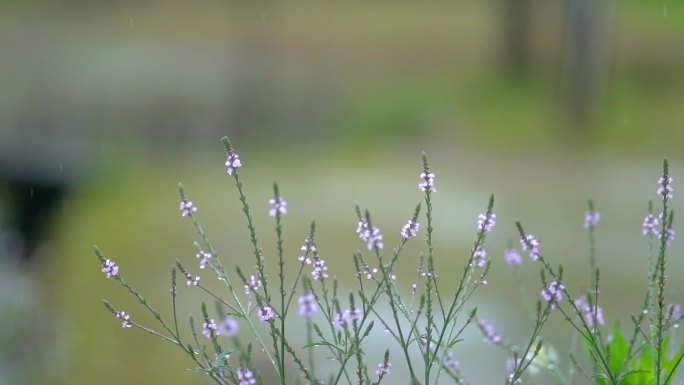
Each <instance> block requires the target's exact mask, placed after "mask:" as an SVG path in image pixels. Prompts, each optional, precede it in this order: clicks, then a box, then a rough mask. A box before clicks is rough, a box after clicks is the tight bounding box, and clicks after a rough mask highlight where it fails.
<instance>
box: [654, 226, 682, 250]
mask: <svg viewBox="0 0 684 385" xmlns="http://www.w3.org/2000/svg"><path fill="white" fill-rule="evenodd" d="M665 231H666V232H667V240H666V241H665V243H666V244H667V245H668V246H670V245H671V244H672V242H673V241H674V239H675V236H676V235H677V233H676V232H675V230H674V229H673V228H669V229H667V230H665ZM658 238H660V233H658Z"/></svg>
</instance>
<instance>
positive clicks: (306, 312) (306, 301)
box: [298, 293, 318, 318]
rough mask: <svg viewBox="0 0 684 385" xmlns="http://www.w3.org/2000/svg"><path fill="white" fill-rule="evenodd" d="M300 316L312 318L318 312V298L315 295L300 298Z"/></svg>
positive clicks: (305, 295) (308, 294)
mask: <svg viewBox="0 0 684 385" xmlns="http://www.w3.org/2000/svg"><path fill="white" fill-rule="evenodd" d="M298 302H299V315H301V316H303V317H306V318H311V317H312V316H313V315H314V314H316V312H317V311H318V304H317V303H316V296H315V295H314V294H313V293H307V294H304V295H303V296H301V297H299V300H298Z"/></svg>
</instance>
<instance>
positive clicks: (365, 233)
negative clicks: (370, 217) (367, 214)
mask: <svg viewBox="0 0 684 385" xmlns="http://www.w3.org/2000/svg"><path fill="white" fill-rule="evenodd" d="M356 233H357V234H359V238H361V240H362V241H364V242H366V246H367V247H368V250H373V248H375V247H377V248H378V249H382V248H383V247H384V244H383V243H382V233H381V232H380V229H378V228H377V227H375V226H373V227H372V228H370V227H369V225H368V221H367V220H366V218H360V219H359V225H358V227H357V228H356Z"/></svg>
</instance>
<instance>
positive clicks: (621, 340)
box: [95, 138, 684, 385]
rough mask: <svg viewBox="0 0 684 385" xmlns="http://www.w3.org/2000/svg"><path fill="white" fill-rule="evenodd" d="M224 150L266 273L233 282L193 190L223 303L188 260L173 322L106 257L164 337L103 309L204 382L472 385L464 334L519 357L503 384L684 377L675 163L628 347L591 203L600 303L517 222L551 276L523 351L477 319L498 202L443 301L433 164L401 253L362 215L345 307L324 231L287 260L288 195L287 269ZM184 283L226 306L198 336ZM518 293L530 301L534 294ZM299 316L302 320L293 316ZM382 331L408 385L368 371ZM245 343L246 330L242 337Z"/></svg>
mask: <svg viewBox="0 0 684 385" xmlns="http://www.w3.org/2000/svg"><path fill="white" fill-rule="evenodd" d="M222 142H223V144H224V146H225V150H226V153H227V160H226V166H227V173H228V175H229V176H230V177H232V178H233V180H234V181H235V187H236V189H237V195H238V198H239V200H240V202H241V205H242V210H243V212H244V215H245V219H246V223H247V228H248V230H249V234H250V236H249V237H250V242H251V245H252V248H253V254H254V259H255V262H256V264H255V265H256V269H255V271H254V272H249V273H247V272H245V271H243V270H242V269H241V268H240V267H235V270H234V271H229V270H227V268H226V267H225V266H224V264H223V262H222V261H221V258H220V257H219V253H218V251H217V250H216V249H215V248H214V246H213V245H212V243H211V241H210V239H209V238H208V236H207V234H206V233H205V231H204V229H203V228H202V226H201V224H200V221H199V218H198V215H197V207H196V206H195V204H194V203H193V202H192V201H191V200H190V199H189V198H188V196H187V195H186V192H185V190H184V188H183V186H182V185H180V186H179V190H180V202H181V203H180V210H181V214H182V216H183V217H187V218H188V219H189V221H190V222H191V223H192V225H193V226H194V228H195V230H196V231H197V234H198V235H199V240H198V242H196V243H195V245H196V247H197V255H196V257H197V262H199V266H198V267H199V269H200V270H203V271H207V270H210V271H212V272H213V273H214V274H216V276H217V277H218V280H219V281H221V282H222V283H223V285H225V289H224V290H222V291H221V292H215V291H213V290H211V289H210V288H209V287H207V286H205V285H204V284H203V283H202V281H201V280H200V276H198V275H195V274H193V273H191V269H190V268H187V267H186V266H185V265H184V264H183V263H182V262H181V261H176V264H175V267H173V268H172V270H171V299H172V303H173V314H172V315H171V316H170V318H164V317H162V315H161V314H160V313H159V312H158V311H157V310H155V308H154V307H153V306H152V305H151V304H150V303H149V302H148V301H147V300H146V299H145V298H144V297H143V296H142V295H141V294H140V293H139V292H138V290H136V289H135V287H134V286H132V285H131V284H130V283H129V282H128V281H126V280H125V279H124V278H123V276H122V274H120V272H119V267H118V266H117V265H116V264H115V263H114V262H113V261H112V260H111V259H109V258H107V257H105V256H104V255H103V253H102V252H101V251H100V250H99V249H97V248H96V249H95V253H96V255H97V257H98V259H99V261H100V263H101V264H102V271H103V272H104V273H105V274H106V277H107V278H112V279H114V280H116V281H117V282H119V283H120V284H121V285H122V286H123V287H124V288H125V289H126V290H128V292H130V293H131V294H132V295H133V296H135V297H136V298H137V300H138V302H140V304H142V305H143V307H144V308H146V309H147V311H149V312H150V313H151V314H152V315H153V316H154V318H155V319H156V321H158V323H159V326H160V328H159V329H153V328H151V327H148V326H145V325H142V324H140V323H137V322H136V321H135V319H134V318H133V317H131V316H130V314H128V313H127V312H125V311H122V310H117V309H116V308H115V307H114V306H113V305H111V304H110V303H109V302H107V301H104V304H105V306H106V307H107V309H109V310H110V311H111V312H112V313H113V314H114V315H115V316H116V317H117V318H119V319H120V320H121V322H122V325H123V327H124V328H131V327H135V328H138V329H142V330H144V331H146V332H148V333H150V334H153V335H155V336H157V337H159V338H161V339H162V340H164V341H166V342H169V343H170V344H172V345H174V346H176V347H177V348H178V349H180V350H181V351H183V352H184V353H185V354H187V355H188V357H190V359H191V360H192V361H194V365H195V368H193V369H192V370H195V371H198V372H202V373H204V374H205V375H206V376H208V377H209V378H210V379H211V380H212V381H213V382H215V383H217V384H239V385H253V384H257V383H264V381H263V378H262V376H261V375H260V374H259V373H264V372H263V371H256V370H255V366H256V365H255V362H256V361H257V360H259V361H263V360H264V359H265V361H266V362H267V363H268V364H269V365H270V366H271V367H272V370H273V377H275V378H277V381H278V383H280V384H293V383H297V384H300V383H307V384H312V385H313V384H323V383H325V384H340V383H346V384H380V383H381V382H383V381H390V382H391V383H409V384H425V385H427V384H437V383H439V382H440V380H441V381H442V382H455V383H457V384H467V383H468V382H467V380H466V379H465V378H464V377H463V375H462V372H461V370H460V364H459V361H458V360H456V357H455V356H456V355H455V354H454V352H453V348H454V347H455V346H456V345H457V344H458V343H459V342H461V341H463V338H464V331H465V330H466V328H467V327H469V326H475V327H477V328H478V329H479V330H480V331H481V332H482V334H483V336H484V340H485V342H487V343H488V344H491V345H495V346H498V347H500V348H502V349H504V350H506V351H507V352H508V354H509V357H510V358H509V360H508V371H509V375H508V377H507V378H505V379H502V382H505V383H506V384H520V383H522V376H523V374H524V373H525V372H526V371H530V372H537V371H539V370H540V369H543V370H545V371H548V373H550V376H551V377H552V378H553V381H554V382H556V383H560V384H564V385H569V384H572V383H574V382H575V381H574V378H573V377H574V376H573V374H574V373H581V374H583V375H584V376H585V377H586V378H587V379H588V380H589V382H590V383H596V384H600V385H607V384H611V385H617V384H620V385H627V384H629V385H632V384H633V385H637V384H654V385H665V384H670V383H672V382H673V381H674V379H675V377H676V373H677V372H676V369H677V367H678V365H679V364H680V362H681V361H682V357H683V356H684V346H682V345H681V344H676V343H674V341H673V339H672V338H671V337H670V333H669V332H670V331H671V330H673V329H674V328H676V327H677V326H678V322H679V321H680V320H681V317H682V315H681V308H680V307H679V305H668V304H666V301H665V284H666V278H667V277H666V263H665V261H666V259H665V257H666V254H667V251H668V247H669V245H670V243H671V242H672V240H673V239H674V235H675V232H674V229H673V227H672V224H673V218H674V214H673V212H672V210H670V209H669V207H668V203H669V202H670V200H671V199H672V197H673V187H672V178H671V177H670V176H669V173H668V165H667V162H664V167H663V176H662V178H661V179H660V180H659V181H658V190H657V194H658V196H659V198H660V201H659V202H658V208H657V210H656V208H655V207H654V205H653V204H652V203H649V205H648V215H647V216H646V219H645V220H644V223H643V233H644V235H645V236H647V239H648V246H649V249H648V250H649V259H648V267H649V268H648V290H647V292H646V295H645V298H644V302H643V307H642V309H640V310H639V312H638V313H637V315H635V316H633V317H632V318H631V327H630V330H631V332H630V333H629V334H628V338H626V337H625V336H623V334H622V332H621V329H620V327H619V326H618V325H617V324H616V325H614V326H613V327H611V328H607V327H605V325H604V320H603V313H602V310H601V307H600V306H599V299H600V295H599V294H600V290H599V288H600V285H599V283H600V280H599V277H600V275H599V268H598V266H597V264H596V258H595V251H594V250H595V247H594V229H595V227H596V225H597V223H598V221H599V219H600V214H599V213H598V211H596V210H595V208H594V205H593V203H592V202H591V201H590V202H589V211H587V213H586V216H585V223H584V227H585V228H586V229H587V230H588V235H589V260H590V267H591V279H590V282H591V285H590V289H589V290H584V291H582V290H579V289H578V290H577V293H576V294H575V295H573V294H571V293H570V291H569V290H568V288H567V287H568V286H569V284H567V283H566V282H565V281H564V279H563V268H562V266H559V267H557V268H555V267H554V266H552V264H551V263H550V262H549V261H548V260H547V259H546V258H545V257H544V256H543V255H542V253H541V251H540V242H539V240H538V239H537V238H536V237H535V236H534V235H532V234H530V233H528V232H526V231H525V230H524V228H523V226H522V225H521V224H520V223H519V222H518V223H517V230H518V233H519V235H520V245H521V248H522V250H523V251H525V252H526V253H527V254H529V257H530V258H531V259H532V261H535V262H536V263H538V264H539V265H540V267H541V274H540V276H541V287H542V290H541V296H540V298H538V299H537V301H536V307H534V306H532V305H531V302H530V300H529V298H527V297H526V296H524V298H525V302H526V304H527V305H528V309H529V310H530V317H531V320H532V331H531V334H530V336H529V339H528V340H527V342H526V343H524V344H520V345H516V344H512V343H509V342H507V341H506V340H505V339H504V338H503V337H502V336H500V335H498V334H497V333H496V332H495V331H494V327H493V326H492V325H491V324H489V323H488V322H486V321H485V320H483V319H481V318H478V317H477V308H476V307H469V306H468V307H467V306H466V304H467V303H468V301H469V299H470V298H471V296H472V295H473V293H474V292H475V291H476V290H477V289H478V288H480V287H482V286H483V285H486V284H487V273H488V272H489V269H490V264H491V262H490V261H489V260H488V258H487V252H486V251H485V242H486V240H487V236H488V234H489V233H490V232H491V231H492V229H493V228H494V226H495V224H496V214H494V212H493V209H494V197H493V196H492V197H490V198H489V202H488V204H487V207H486V209H485V210H484V212H483V213H482V214H480V215H479V217H478V219H477V225H476V230H477V231H476V236H475V241H474V243H473V246H472V248H471V249H470V252H469V253H468V255H467V260H466V263H465V266H463V269H462V273H461V275H460V280H459V281H458V284H457V285H456V288H455V289H454V291H452V292H450V293H445V292H444V289H441V288H440V285H441V283H440V282H441V281H440V278H439V275H438V274H437V273H436V271H437V269H436V261H435V252H434V245H433V231H434V229H433V217H432V213H433V206H432V205H433V194H435V193H436V191H437V189H436V187H435V174H434V173H433V172H432V171H431V170H430V166H429V164H428V161H427V157H426V156H425V155H423V167H422V172H421V173H420V182H419V184H418V187H419V189H420V191H421V192H422V193H423V202H422V203H419V204H418V205H417V206H416V208H415V209H414V210H413V214H412V215H411V216H410V218H409V219H408V221H407V222H406V224H405V225H404V226H403V228H402V229H401V230H400V233H401V237H402V238H401V241H400V242H399V244H398V245H396V246H395V247H394V248H393V249H392V251H391V252H389V253H387V252H386V251H385V248H384V243H383V236H382V233H381V231H380V229H378V228H377V227H376V226H374V225H373V222H372V220H371V215H370V213H369V212H368V210H361V208H359V207H358V206H357V207H356V213H357V216H358V227H357V229H356V232H357V234H358V236H359V238H360V239H361V240H362V241H363V242H364V244H365V246H366V247H365V249H366V250H365V251H363V252H362V251H356V252H354V253H353V264H354V272H355V275H356V280H357V282H358V288H357V289H355V290H353V291H352V292H350V293H348V294H342V293H340V290H339V285H338V282H337V279H336V278H331V277H330V276H329V274H328V271H327V267H326V264H325V260H324V259H323V258H322V255H321V254H319V250H318V248H317V246H316V231H315V230H316V227H315V225H314V223H311V227H310V230H309V236H308V237H307V238H306V239H305V240H304V244H303V246H301V253H299V254H300V257H299V258H298V259H296V260H288V259H286V258H285V255H286V254H285V251H284V248H283V226H282V224H283V219H284V217H285V216H286V214H287V203H286V201H285V199H284V198H283V196H282V195H281V193H280V191H279V189H278V185H277V184H275V183H274V185H273V198H272V199H271V200H270V202H269V203H270V210H269V215H270V216H271V217H273V218H274V221H275V238H276V250H277V253H276V255H274V256H265V255H263V253H262V248H261V246H260V244H259V239H258V237H257V232H256V229H255V226H254V220H253V215H254V214H253V212H252V208H251V207H250V205H249V204H248V202H247V197H246V196H245V193H244V189H243V185H242V181H241V178H240V169H241V168H242V162H241V160H240V157H239V156H238V154H237V153H236V152H235V150H234V148H233V146H232V144H231V142H230V141H229V140H228V138H223V139H222ZM658 212H659V214H656V213H658ZM421 213H424V216H423V217H422V218H424V222H423V223H424V225H425V226H424V227H425V232H424V239H425V251H424V253H423V254H421V255H420V258H419V264H418V269H417V274H416V279H415V281H414V282H413V284H412V285H411V286H410V288H404V290H406V289H409V291H410V293H411V295H410V296H407V295H405V293H404V292H402V290H400V289H399V287H398V282H397V281H396V276H395V267H396V265H397V261H398V260H399V258H400V256H401V255H402V251H403V250H404V247H405V246H406V244H407V242H409V241H412V240H411V239H412V238H414V237H416V236H417V235H418V233H419V229H420V225H419V222H418V220H419V218H421ZM407 214H408V213H407ZM505 259H506V262H507V263H508V264H509V265H510V266H511V267H512V268H513V269H514V271H515V272H516V275H515V276H516V277H520V275H519V274H517V273H518V269H519V265H520V264H521V262H522V258H521V256H520V253H519V252H518V250H517V249H516V248H513V247H510V245H509V248H508V250H506V252H505ZM267 260H268V261H269V263H277V275H276V277H277V278H276V279H273V278H269V275H268V274H267V272H266V270H267V269H266V261H267ZM286 263H294V264H296V265H297V267H298V270H297V274H296V276H294V277H286V276H285V264H286ZM193 270H194V268H193ZM179 272H180V275H181V276H182V277H183V278H182V280H184V281H186V284H187V286H188V287H189V288H190V289H193V290H202V291H204V292H205V293H206V294H207V295H208V298H210V299H211V300H212V301H213V302H214V303H215V304H216V306H215V307H216V310H215V311H214V312H211V313H210V311H209V310H208V309H207V306H206V304H205V303H204V302H202V303H201V304H200V306H199V310H200V313H199V314H200V316H199V319H198V320H196V319H195V318H194V317H193V316H192V315H191V316H190V317H189V331H186V332H181V330H180V329H179V327H178V315H177V310H176V297H177V295H178V291H177V280H178V274H179ZM518 283H519V287H520V288H521V290H522V291H523V294H525V291H524V285H523V283H522V282H521V281H520V282H518ZM381 305H382V306H386V305H389V308H390V310H391V312H390V313H389V314H390V315H389V316H388V315H385V314H381V312H380V311H379V310H378V308H379V307H380V306H381ZM295 306H297V309H293V307H295ZM295 313H296V314H295ZM554 313H558V314H560V315H561V316H562V317H563V318H564V319H565V320H566V321H567V323H568V324H569V325H570V327H571V329H572V330H573V333H574V338H573V341H574V342H577V340H580V341H581V346H583V349H582V350H581V352H584V354H585V355H586V358H585V359H584V361H588V362H589V363H590V366H591V367H590V368H589V369H585V368H582V367H581V366H580V363H579V361H580V360H578V359H576V357H575V356H576V352H575V349H574V348H573V349H571V353H570V355H569V357H568V362H569V363H568V365H566V366H565V367H563V366H562V365H560V359H559V357H558V355H557V353H555V350H554V349H553V347H552V346H551V345H550V344H548V343H545V342H543V340H542V337H541V331H542V328H543V327H544V325H545V324H546V322H547V321H548V320H549V317H550V316H551V315H552V314H554ZM211 314H213V316H212V315H211ZM292 317H296V319H295V321H290V322H288V321H287V320H288V319H289V318H292ZM644 324H646V325H644ZM377 325H379V326H377ZM296 327H303V328H304V329H305V330H304V335H305V336H306V341H300V340H296V339H293V338H288V337H289V336H292V334H291V333H292V332H291V330H292V328H296ZM245 328H246V329H248V331H247V332H245V331H244V329H245ZM200 329H201V330H200ZM377 329H381V330H380V332H381V333H383V334H384V335H388V336H389V338H390V339H391V340H393V341H394V344H395V346H396V347H398V349H394V350H393V351H394V352H395V353H394V355H393V357H392V361H393V362H394V363H395V364H397V363H398V362H401V365H402V366H405V367H406V370H407V372H408V374H409V376H408V378H407V379H406V380H405V381H403V380H398V379H393V380H386V378H387V377H388V376H389V375H390V371H391V367H392V364H391V363H390V349H389V348H388V349H387V350H386V351H385V354H384V357H383V358H382V359H381V360H380V362H379V363H377V362H370V361H369V360H368V359H367V356H366V345H367V342H368V339H369V336H370V335H371V334H372V333H376V332H377ZM239 330H242V332H241V335H240V337H238V331H239ZM255 346H256V349H255V348H254V347H255ZM322 351H324V353H322ZM321 355H324V356H326V357H327V358H332V360H331V361H332V362H334V363H335V364H336V368H335V369H334V370H332V371H331V370H330V369H329V367H328V368H325V369H323V370H322V369H321V368H320V360H317V359H316V357H317V356H321ZM396 355H398V356H399V357H395V356H396ZM257 356H258V358H257V359H255V357H257ZM587 358H588V359H587ZM317 364H318V365H319V366H318V367H317ZM585 365H586V364H585ZM369 367H370V369H369ZM269 376H270V375H269Z"/></svg>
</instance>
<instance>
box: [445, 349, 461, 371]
mask: <svg viewBox="0 0 684 385" xmlns="http://www.w3.org/2000/svg"><path fill="white" fill-rule="evenodd" d="M444 366H446V367H447V368H451V369H452V370H459V369H460V368H461V362H460V361H458V360H457V359H456V355H455V354H454V352H452V351H451V350H449V351H448V352H447V353H446V355H445V356H444Z"/></svg>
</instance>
